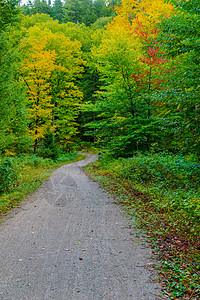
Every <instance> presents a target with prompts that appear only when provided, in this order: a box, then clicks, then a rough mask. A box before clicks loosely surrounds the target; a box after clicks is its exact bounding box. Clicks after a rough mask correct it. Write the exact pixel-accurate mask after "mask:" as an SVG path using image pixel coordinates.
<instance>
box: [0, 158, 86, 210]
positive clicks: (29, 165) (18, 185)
mask: <svg viewBox="0 0 200 300" xmlns="http://www.w3.org/2000/svg"><path fill="white" fill-rule="evenodd" d="M83 158H85V156H84V155H81V154H77V153H68V154H64V155H62V156H60V157H59V158H58V159H57V160H56V161H54V160H51V159H48V158H41V157H38V156H35V155H22V156H18V157H14V158H6V159H3V160H1V161H0V182H1V184H0V216H1V215H3V214H5V213H6V212H7V211H8V210H10V209H12V208H13V207H16V206H18V205H19V202H20V201H21V200H22V199H23V198H24V197H25V196H27V195H29V194H30V193H31V192H33V191H34V190H36V189H37V188H38V187H39V186H40V185H41V183H42V182H43V181H45V180H46V179H47V178H48V177H49V176H50V175H51V173H52V172H53V170H54V169H56V168H58V167H60V166H62V165H64V164H67V163H71V162H75V161H78V160H80V159H83Z"/></svg>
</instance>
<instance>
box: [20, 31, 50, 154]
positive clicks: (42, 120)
mask: <svg viewBox="0 0 200 300" xmlns="http://www.w3.org/2000/svg"><path fill="white" fill-rule="evenodd" d="M28 43H30V45H31V48H30V47H28V52H25V53H26V57H25V58H24V62H23V67H22V70H21V71H22V75H23V79H24V82H25V84H26V86H27V97H28V101H29V102H28V111H29V119H30V124H29V133H30V135H31V136H32V138H33V140H34V153H36V150H37V148H38V147H39V143H40V142H41V139H42V138H43V137H44V135H45V133H47V131H48V130H53V127H52V107H53V105H52V104H51V99H52V96H51V85H50V82H49V80H50V77H51V74H52V71H53V70H54V68H55V56H56V54H55V51H51V50H45V45H46V41H45V40H41V39H33V38H32V37H30V38H29V41H28Z"/></svg>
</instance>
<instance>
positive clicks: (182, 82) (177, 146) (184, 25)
mask: <svg viewBox="0 0 200 300" xmlns="http://www.w3.org/2000/svg"><path fill="white" fill-rule="evenodd" d="M175 4H176V5H177V8H176V14H175V15H174V16H173V17H172V18H170V19H169V20H165V21H163V22H162V25H161V30H162V34H161V37H160V39H161V40H162V43H163V46H164V47H165V51H166V52H167V53H168V55H169V56H170V57H171V58H172V59H173V60H174V61H175V62H176V64H177V66H178V68H176V69H175V71H174V72H173V74H171V78H170V85H169V92H165V93H162V94H160V95H159V97H160V99H161V101H165V102H166V103H167V106H168V107H170V110H168V111H169V112H168V114H167V115H165V117H164V118H165V124H166V125H165V126H164V128H165V131H166V132H168V137H167V138H168V142H167V143H168V147H169V148H170V149H171V151H180V152H182V153H188V152H193V153H196V154H198V155H199V154H200V152H199V149H200V147H199V143H200V127H199V124H200V108H199V67H200V60H199V57H200V51H199V39H200V27H199V24H200V15H199V2H198V1H196V0H193V1H179V2H175Z"/></svg>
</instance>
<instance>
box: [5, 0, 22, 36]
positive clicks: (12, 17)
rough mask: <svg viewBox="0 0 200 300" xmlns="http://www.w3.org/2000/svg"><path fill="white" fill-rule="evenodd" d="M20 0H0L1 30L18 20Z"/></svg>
mask: <svg viewBox="0 0 200 300" xmlns="http://www.w3.org/2000/svg"><path fill="white" fill-rule="evenodd" d="M18 4H19V0H0V32H1V31H3V30H5V29H6V27H7V26H8V25H11V24H13V23H14V22H16V21H17V20H18V15H19V9H18V7H17V6H18Z"/></svg>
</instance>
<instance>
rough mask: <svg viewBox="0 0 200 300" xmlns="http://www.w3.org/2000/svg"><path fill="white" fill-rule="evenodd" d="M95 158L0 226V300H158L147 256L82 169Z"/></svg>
mask: <svg viewBox="0 0 200 300" xmlns="http://www.w3.org/2000/svg"><path fill="white" fill-rule="evenodd" d="M95 159H96V156H95V155H88V157H87V158H86V159H85V160H82V161H80V162H76V163H72V164H70V165H66V166H63V167H61V168H59V169H57V170H56V171H55V172H54V173H53V174H52V176H51V178H50V179H49V180H48V181H46V182H45V183H43V184H42V186H41V187H40V188H39V190H38V191H37V192H36V193H35V194H33V195H32V196H31V197H30V198H29V199H28V200H27V201H25V203H23V204H22V207H21V209H18V210H13V211H12V212H11V213H10V214H9V215H8V217H6V219H5V220H4V221H3V222H2V224H0V230H1V235H0V260H1V267H0V299H1V300H23V299H27V300H50V299H56V300H71V299H72V300H74V299H75V300H76V299H81V300H87V299H88V300H100V299H118V300H126V299H134V300H143V299H145V300H146V299H149V300H154V299H161V296H160V295H159V290H158V288H157V284H156V283H154V282H153V280H152V277H153V275H152V272H150V271H149V270H148V269H147V268H146V265H148V264H149V265H150V264H151V263H152V261H151V260H150V252H151V249H150V248H148V246H147V245H145V244H144V243H143V242H142V241H141V240H138V239H137V238H136V237H135V235H134V232H133V229H129V228H128V220H127V218H126V217H124V216H123V215H122V212H121V210H120V208H119V207H117V206H116V205H115V204H114V203H113V199H112V197H111V196H110V195H109V194H108V193H106V192H105V191H104V190H103V189H102V188H101V187H99V185H98V184H97V183H95V182H93V181H92V180H90V179H89V178H88V177H87V176H86V174H85V173H84V171H83V170H82V169H81V167H82V166H84V165H86V164H88V163H89V162H92V161H94V160H95ZM156 295H157V296H156Z"/></svg>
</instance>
